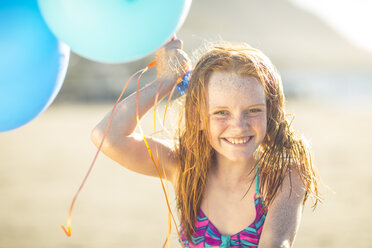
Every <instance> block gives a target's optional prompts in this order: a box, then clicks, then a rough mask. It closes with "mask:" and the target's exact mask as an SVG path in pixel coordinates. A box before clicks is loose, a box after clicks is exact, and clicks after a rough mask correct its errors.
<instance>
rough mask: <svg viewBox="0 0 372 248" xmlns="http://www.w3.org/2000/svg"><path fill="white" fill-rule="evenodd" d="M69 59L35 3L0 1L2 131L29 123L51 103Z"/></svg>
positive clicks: (59, 86) (67, 53)
mask: <svg viewBox="0 0 372 248" xmlns="http://www.w3.org/2000/svg"><path fill="white" fill-rule="evenodd" d="M69 56H70V50H69V47H68V46H67V45H65V44H63V43H61V42H59V41H58V40H57V38H56V37H55V36H54V35H53V34H52V32H51V31H50V30H49V29H48V27H47V25H46V24H45V22H44V20H43V18H42V16H41V13H40V10H39V8H38V4H37V1H36V0H23V1H22V0H0V132H4V131H9V130H12V129H15V128H17V127H20V126H22V125H24V124H26V123H28V122H29V121H31V120H32V119H34V118H35V117H36V116H38V115H39V114H40V113H41V112H43V111H44V110H45V109H46V108H47V107H48V106H49V105H50V104H51V103H52V101H53V100H54V98H55V97H56V95H57V94H58V92H59V90H60V88H61V86H62V84H63V81H64V78H65V75H66V71H67V67H68V61H69Z"/></svg>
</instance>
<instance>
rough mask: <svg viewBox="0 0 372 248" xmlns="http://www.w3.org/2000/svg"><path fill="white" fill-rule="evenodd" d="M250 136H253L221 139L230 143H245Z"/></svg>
mask: <svg viewBox="0 0 372 248" xmlns="http://www.w3.org/2000/svg"><path fill="white" fill-rule="evenodd" d="M252 138H253V136H245V137H239V138H223V140H224V141H226V142H227V143H229V144H232V145H246V144H247V143H248V142H249V141H251V139H252Z"/></svg>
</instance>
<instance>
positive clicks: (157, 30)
mask: <svg viewBox="0 0 372 248" xmlns="http://www.w3.org/2000/svg"><path fill="white" fill-rule="evenodd" d="M38 2H39V6H40V9H41V12H42V15H43V17H44V19H45V20H46V22H47V24H48V26H49V27H50V29H51V30H52V32H54V34H55V35H56V36H57V37H58V38H59V39H60V40H61V41H63V42H65V43H66V44H67V45H69V46H70V48H71V50H72V51H74V52H75V53H77V54H79V55H81V56H83V57H85V58H88V59H91V60H95V61H99V62H104V63H121V62H128V61H132V60H136V59H139V58H142V57H145V56H146V55H149V54H150V53H152V52H154V51H155V50H157V49H158V48H159V47H161V46H162V45H163V44H165V43H166V42H167V41H169V39H170V38H171V37H172V35H173V33H175V32H176V31H177V29H178V28H180V26H181V25H182V23H183V22H184V20H185V19H186V16H187V13H188V11H189V9H190V6H191V0H38Z"/></svg>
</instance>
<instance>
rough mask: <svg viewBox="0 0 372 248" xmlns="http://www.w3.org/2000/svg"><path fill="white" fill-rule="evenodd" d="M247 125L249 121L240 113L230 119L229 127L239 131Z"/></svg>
mask: <svg viewBox="0 0 372 248" xmlns="http://www.w3.org/2000/svg"><path fill="white" fill-rule="evenodd" d="M248 127H249V121H248V120H247V118H245V117H244V116H242V115H240V116H237V117H235V118H232V119H231V128H232V129H233V130H237V131H241V130H245V129H247V128H248Z"/></svg>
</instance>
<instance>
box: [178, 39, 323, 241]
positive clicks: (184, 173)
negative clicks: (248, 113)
mask: <svg viewBox="0 0 372 248" xmlns="http://www.w3.org/2000/svg"><path fill="white" fill-rule="evenodd" d="M215 71H228V72H231V71H233V72H235V73H237V74H238V75H244V76H253V77H255V78H257V79H258V80H259V82H260V83H261V84H262V86H263V88H264V91H265V95H266V107H267V133H266V136H265V138H264V140H263V142H262V144H261V145H260V147H259V148H258V149H257V154H258V159H259V161H258V164H259V168H258V171H259V174H260V189H263V191H262V192H261V194H262V195H263V198H264V202H265V204H266V206H267V207H269V206H270V204H271V203H272V201H273V200H274V198H275V195H276V193H277V192H278V189H279V188H280V186H281V184H282V182H283V180H284V178H285V176H286V175H287V173H290V172H291V171H292V170H289V169H290V168H293V169H295V171H296V172H297V173H298V174H299V176H300V178H301V180H302V182H303V184H304V186H305V188H306V191H307V192H306V196H305V199H304V202H305V201H306V199H307V197H308V196H309V195H310V196H311V197H312V198H313V199H314V207H315V206H316V204H317V203H318V201H319V200H320V193H319V190H318V177H317V174H316V172H315V170H314V168H313V165H312V162H311V157H310V153H309V148H308V147H307V145H306V141H305V140H304V139H303V138H299V137H297V136H296V134H295V133H294V131H293V130H292V129H291V128H290V124H291V122H290V121H289V120H288V118H287V115H286V112H285V109H284V94H283V87H282V82H281V78H280V75H279V73H278V72H277V70H276V68H275V67H274V65H273V64H272V63H271V61H270V60H269V59H268V58H267V57H266V56H265V55H264V54H263V53H262V52H261V51H259V50H257V49H254V48H252V47H250V46H248V45H247V44H245V43H238V44H232V43H227V42H224V43H219V44H215V45H213V46H212V47H211V48H209V49H208V50H207V52H206V53H204V55H203V56H202V57H201V58H200V60H199V61H198V63H197V64H196V66H195V68H194V70H193V72H192V76H191V78H190V82H189V88H188V90H187V93H186V101H185V105H184V109H183V111H184V117H183V118H182V119H181V120H180V124H179V133H178V141H179V143H178V146H177V154H178V156H179V160H180V164H181V167H180V170H179V174H178V180H177V185H176V198H177V208H178V210H179V211H180V214H181V222H182V228H183V230H184V234H185V236H186V237H187V238H188V239H189V240H191V239H190V237H191V235H192V234H193V232H194V223H195V222H196V218H197V213H198V211H199V209H200V205H201V201H202V197H203V194H204V190H205V185H206V179H207V175H208V171H209V169H210V166H211V161H212V159H213V154H214V152H215V151H214V150H213V149H212V147H211V146H210V144H209V142H208V137H209V135H208V128H206V129H205V128H203V127H208V126H209V125H208V118H207V116H208V115H207V102H206V99H207V84H208V81H209V78H210V76H211V74H212V73H213V72H215Z"/></svg>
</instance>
